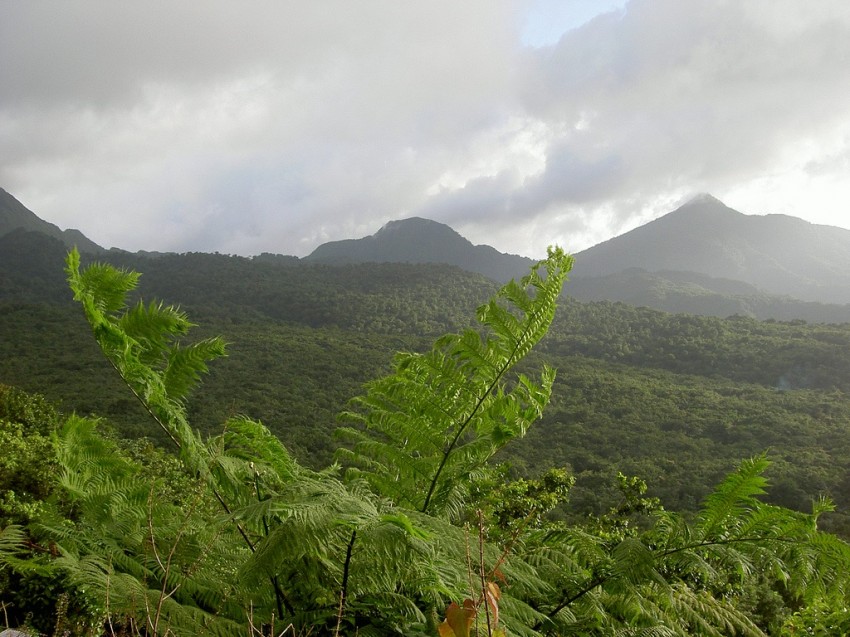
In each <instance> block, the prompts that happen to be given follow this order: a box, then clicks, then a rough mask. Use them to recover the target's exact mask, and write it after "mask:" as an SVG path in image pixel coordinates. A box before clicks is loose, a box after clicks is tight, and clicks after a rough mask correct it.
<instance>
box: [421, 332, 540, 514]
mask: <svg viewBox="0 0 850 637" xmlns="http://www.w3.org/2000/svg"><path fill="white" fill-rule="evenodd" d="M529 330H530V327H526V329H525V331H524V332H523V334H522V336H523V337H525V336H526V334H528V331H529ZM520 342H521V340H520V339H517V343H516V345H514V349H513V351H512V352H511V354H510V356H508V358H507V360H506V361H505V362H504V364H503V365H502V367H501V368H500V369H499V372H498V373H497V374H496V377H495V378H494V379H493V381H492V382H491V383H490V385H489V386H488V387H487V389H486V391H484V392H483V393H482V394H481V395H480V396H479V397H478V401H477V402H476V403H475V407H473V408H472V411H471V412H470V413H469V415H468V416H467V417H466V418H465V419H464V420H463V422H462V423H460V424H459V425H458V429H457V432H455V435H454V437H453V438H452V441H451V442H450V443H449V446H448V448H447V449H445V450H444V451H443V458H442V460H440V465H439V466H438V467H437V471H436V473H434V478H433V479H432V480H431V485H430V486H429V487H428V494H427V495H426V496H425V503H424V504H423V505H422V509H420V512H421V513H427V512H428V506H429V505H430V504H431V497H432V496H433V495H434V490H435V489H436V488H437V481H438V480H439V479H440V475H441V474H442V472H443V469H444V468H445V466H446V463H447V462H448V460H449V456H450V455H451V454H452V451H454V449H455V447H456V446H457V443H458V440H460V437H461V436H462V435H463V433H464V432H465V431H466V429H467V427H469V425H470V423H471V422H472V419H473V418H475V415H476V414H477V413H478V410H479V409H481V405H483V404H484V401H485V400H486V399H487V396H489V395H490V393H491V392H492V391H493V390H494V389H495V388H496V386H497V385H498V383H499V381H500V380H501V379H502V376H504V375H505V373H506V372H507V371H508V369H510V367H511V365H512V364H513V359H514V356H516V353H517V350H518V349H519V344H520Z"/></svg>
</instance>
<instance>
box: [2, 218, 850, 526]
mask: <svg viewBox="0 0 850 637" xmlns="http://www.w3.org/2000/svg"><path fill="white" fill-rule="evenodd" d="M38 240H39V239H38V238H37V237H33V236H32V235H27V234H26V233H25V234H24V235H23V236H21V237H19V238H18V239H17V240H16V242H15V243H14V245H12V246H8V247H10V248H15V250H17V252H14V251H7V252H0V266H3V264H4V263H5V264H6V265H5V268H6V269H5V270H3V269H2V267H0V332H2V334H3V335H4V338H2V339H0V382H3V383H6V384H9V385H14V386H17V387H21V388H23V389H25V390H28V391H32V392H38V393H41V394H44V395H45V396H46V397H48V398H49V399H50V400H51V401H54V402H56V403H57V404H58V405H59V407H60V409H61V410H62V411H64V412H66V413H68V412H71V411H76V412H77V413H80V414H96V415H99V416H103V417H106V418H107V419H108V421H109V423H110V424H111V425H113V426H114V427H115V428H116V429H117V430H118V431H120V432H121V433H122V434H123V435H127V436H131V437H138V436H151V435H155V434H152V432H151V431H150V430H149V428H148V426H147V420H146V416H145V414H144V412H143V410H142V409H141V408H140V407H139V406H138V404H137V402H136V401H135V400H133V398H132V397H131V396H128V395H127V394H126V391H124V389H123V387H122V385H121V383H120V381H119V380H118V378H117V377H116V376H115V374H114V372H113V370H112V369H111V367H110V366H109V365H108V363H106V362H105V361H104V360H103V358H102V356H101V355H100V352H99V350H98V348H97V347H96V345H95V344H94V343H93V342H92V341H91V339H90V338H88V337H87V335H86V327H85V321H84V319H83V318H82V316H80V313H79V310H78V308H76V307H74V306H73V304H71V301H70V294H69V292H68V289H67V285H66V284H65V282H64V280H63V276H62V265H61V263H62V259H63V257H64V249H63V247H62V246H61V244H59V243H58V242H55V245H53V244H50V245H45V244H44V242H43V241H42V242H41V243H38V242H37V241H38ZM28 241H36V243H34V244H30V243H28ZM108 258H109V260H110V261H111V262H112V263H113V264H115V265H119V266H122V267H132V268H135V269H137V270H141V271H144V272H145V276H144V277H142V279H141V281H140V285H139V290H138V292H139V293H140V294H141V296H143V297H145V298H162V299H164V300H165V301H166V302H167V303H179V304H180V305H181V307H182V308H184V309H185V310H186V311H187V312H189V313H190V314H191V316H192V317H193V319H195V320H196V321H197V322H199V323H200V324H201V327H200V328H199V331H200V333H201V335H202V336H210V335H214V334H221V335H222V336H223V337H224V339H225V340H226V341H227V343H228V357H227V358H226V359H223V360H221V361H218V363H217V364H216V365H215V366H214V367H213V369H212V371H211V374H210V376H209V378H208V379H207V381H206V382H205V386H204V391H203V392H199V393H197V394H194V395H193V396H192V397H191V398H190V399H189V403H188V410H189V414H190V416H191V418H192V422H193V423H194V424H195V425H196V426H197V427H199V428H200V429H201V430H202V431H204V432H206V433H218V432H219V431H220V424H221V421H222V420H223V419H224V418H225V417H227V416H229V415H236V414H244V415H247V416H249V417H251V418H253V419H256V420H260V421H262V422H263V423H264V424H266V425H267V426H268V427H269V428H270V430H271V431H273V432H274V433H275V434H276V435H278V436H279V437H280V438H281V439H282V440H284V441H285V443H286V445H287V448H288V449H289V450H290V452H291V453H293V455H294V456H295V457H296V458H298V460H299V461H300V462H302V463H304V464H306V465H308V466H311V467H313V468H320V467H323V466H326V465H327V464H328V463H329V462H330V461H331V460H332V457H333V453H334V449H335V448H336V446H337V442H336V441H335V440H334V439H333V432H334V430H335V429H336V427H337V425H338V423H337V421H336V415H337V414H338V413H339V412H340V411H342V410H343V409H344V408H345V406H346V404H347V402H348V401H349V400H350V399H351V398H352V397H354V396H356V395H358V394H359V393H360V392H361V388H362V386H363V384H364V383H365V382H367V381H368V380H369V379H371V378H374V377H376V376H379V375H382V374H384V373H386V372H388V371H389V370H390V367H389V365H390V361H391V358H392V355H393V353H394V352H396V351H400V350H412V351H424V350H425V349H426V348H428V347H429V345H430V342H431V341H433V339H434V338H436V337H438V336H439V335H440V334H443V333H445V332H451V331H458V330H460V329H463V328H464V327H465V326H466V325H468V323H469V320H470V317H472V316H473V315H474V312H475V308H476V307H477V306H478V305H479V304H481V303H483V302H484V301H485V300H486V299H487V298H489V297H490V296H491V295H492V294H494V293H495V291H496V285H495V284H494V283H492V282H491V281H488V280H486V279H483V278H482V277H480V276H477V275H472V274H469V273H466V272H463V271H461V270H458V269H456V268H451V267H448V266H437V265H416V266H414V265H409V264H362V265H352V266H341V267H329V266H319V265H306V264H304V263H300V262H299V261H297V260H296V259H294V258H287V257H276V256H272V255H264V256H262V257H257V258H254V259H245V258H240V257H228V256H225V255H214V254H187V255H166V256H161V257H158V258H146V257H143V256H139V255H130V254H125V253H115V254H111V255H108ZM3 273H5V274H3ZM566 292H569V284H567V286H566ZM134 294H135V293H134ZM134 298H135V297H134ZM533 356H534V357H537V360H540V361H545V362H547V363H548V364H550V365H551V366H553V367H555V368H557V369H558V370H559V375H558V378H557V380H556V386H555V390H554V392H553V400H552V404H551V405H550V407H549V409H548V410H547V412H546V414H545V416H544V419H543V421H542V423H541V425H540V426H539V427H536V428H534V429H532V431H531V432H530V434H529V436H527V437H526V438H525V439H523V440H522V441H520V442H518V443H517V444H513V445H511V446H509V447H508V448H507V449H505V450H504V451H503V452H502V453H501V454H500V458H501V459H502V460H504V461H508V462H510V463H511V464H512V465H513V466H514V471H513V472H512V475H513V476H515V477H517V476H526V477H528V476H536V475H538V474H540V473H542V472H543V471H545V470H546V469H548V468H549V467H552V466H558V467H568V468H570V469H571V470H572V472H573V473H574V474H575V475H576V476H577V478H578V483H577V486H576V489H575V490H574V493H573V503H574V505H580V506H581V507H582V510H583V511H585V512H597V513H598V512H600V511H605V510H607V509H608V508H609V507H611V506H613V505H614V503H615V500H616V498H617V493H616V490H615V489H614V490H611V489H606V488H601V487H599V484H600V483H605V484H609V483H612V480H613V477H614V476H616V473H617V471H626V472H628V473H633V474H636V475H641V476H643V477H645V478H647V479H648V481H649V485H650V493H651V495H653V496H656V497H659V498H661V499H662V501H663V502H664V503H665V505H666V506H668V507H670V508H673V509H676V510H690V511H692V510H694V509H695V508H696V507H697V505H698V504H699V502H700V501H701V500H702V498H703V497H704V496H705V495H706V494H707V493H708V491H709V489H710V488H711V486H712V485H713V484H715V483H716V482H717V481H718V480H719V479H721V477H722V476H723V475H725V474H726V473H727V472H728V471H730V470H731V469H732V468H733V467H734V466H735V463H736V462H737V461H738V460H739V459H741V458H746V457H751V456H753V455H756V454H759V453H762V452H764V451H768V450H769V453H770V457H771V459H772V461H773V464H772V468H771V469H770V470H769V475H770V477H771V479H772V481H773V484H774V487H773V489H772V490H771V493H770V499H771V501H772V502H775V503H777V504H783V505H786V506H791V507H793V508H795V509H798V510H807V509H808V507H809V502H810V501H811V500H812V499H813V498H816V497H818V496H820V495H826V496H828V497H831V498H832V499H833V500H834V501H835V502H836V503H837V504H838V506H839V513H836V514H830V515H828V516H825V517H824V519H823V524H824V525H826V526H827V527H828V528H830V529H833V530H836V531H839V532H842V533H845V534H850V530H848V527H850V525H848V522H847V521H846V519H845V518H846V516H845V514H844V513H843V512H844V511H846V510H847V507H848V505H850V495H848V494H850V489H848V485H850V472H848V468H850V452H848V448H847V443H846V441H847V440H850V436H848V431H847V430H848V426H850V398H848V383H850V380H848V379H850V369H848V367H849V366H850V326H848V325H829V324H806V323H803V322H801V321H792V322H775V321H755V320H752V319H748V318H742V317H731V318H729V319H719V318H710V317H697V316H688V315H674V314H666V313H663V312H657V311H653V310H649V309H646V308H635V307H631V306H628V305H625V304H620V303H605V302H597V303H578V302H575V301H573V300H571V299H569V298H563V299H562V300H561V303H560V307H559V312H558V315H557V316H556V319H555V321H554V323H553V325H552V327H551V328H550V330H549V334H548V335H547V337H546V338H544V339H543V340H542V342H541V343H540V345H539V346H538V348H537V349H536V352H535V353H534V354H533Z"/></svg>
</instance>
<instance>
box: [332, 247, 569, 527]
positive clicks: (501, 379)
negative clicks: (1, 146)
mask: <svg viewBox="0 0 850 637" xmlns="http://www.w3.org/2000/svg"><path fill="white" fill-rule="evenodd" d="M571 265H572V259H571V258H570V257H569V256H567V255H565V254H564V253H563V252H562V251H561V250H559V249H550V251H549V257H548V259H546V260H545V261H543V262H541V263H540V264H538V265H537V266H535V267H534V268H533V269H532V271H531V273H530V274H529V275H528V276H527V277H526V278H524V279H523V280H522V282H521V283H519V284H518V283H515V282H513V281H512V282H510V283H508V284H507V285H506V286H504V287H503V288H502V289H501V290H500V292H499V293H498V295H497V297H496V298H495V299H493V300H492V301H490V303H488V304H486V305H484V306H482V307H481V308H480V309H479V310H478V320H479V322H480V323H481V325H482V327H483V328H485V330H486V332H485V334H484V335H481V334H479V333H478V332H476V331H473V330H468V331H466V332H464V333H462V334H459V335H454V334H452V335H447V336H444V337H443V338H441V339H439V340H438V341H437V342H436V343H435V345H434V347H433V349H432V350H431V351H430V352H428V353H426V354H399V355H398V356H397V357H396V371H395V373H394V374H392V375H390V376H387V377H386V378H383V379H380V380H377V381H374V382H372V383H371V384H370V385H369V386H368V393H367V394H366V396H364V397H362V398H360V399H358V400H356V401H355V403H354V406H355V409H354V410H352V411H349V412H346V413H345V414H344V415H343V418H344V419H346V420H348V421H350V422H352V423H358V424H360V425H362V429H355V428H353V427H347V428H343V429H341V430H340V432H339V435H340V436H341V437H342V438H343V439H346V440H348V441H349V442H350V443H351V444H352V447H351V449H350V450H345V449H343V450H340V452H339V459H340V461H342V462H343V463H345V464H347V465H349V467H350V468H349V471H348V475H349V477H350V478H354V477H362V478H365V479H366V480H368V481H369V483H370V484H371V485H372V486H373V488H374V489H375V490H376V491H377V492H378V493H380V494H382V495H384V496H386V497H388V498H390V499H391V500H392V501H393V502H395V503H396V504H397V505H399V506H403V507H405V508H410V509H416V510H419V511H421V512H423V513H440V514H449V515H450V516H451V515H457V514H459V512H460V508H459V507H460V503H461V501H462V497H463V495H464V493H465V490H466V486H467V485H468V483H469V480H470V478H471V477H472V476H473V474H474V473H475V471H476V470H477V469H478V468H480V467H481V466H482V465H483V464H484V463H485V462H486V461H487V460H488V459H489V458H490V457H492V455H493V454H494V453H495V452H496V451H497V450H498V449H499V448H501V447H502V446H503V445H504V444H506V443H507V442H508V441H509V440H511V439H513V438H516V437H521V436H523V435H524V434H525V432H526V430H527V429H528V427H529V426H530V425H531V423H532V422H533V421H534V420H536V419H537V418H539V416H540V415H541V414H542V411H543V409H544V407H545V405H546V403H547V402H548V400H549V395H550V393H551V389H552V384H553V382H554V378H555V373H554V371H553V370H552V369H550V368H548V367H546V366H544V368H543V371H542V372H541V376H540V381H539V382H537V383H535V382H533V381H531V380H530V379H529V378H527V377H526V376H524V375H521V374H520V375H516V376H515V377H513V378H511V377H510V374H511V372H512V370H513V369H514V368H515V367H516V365H517V364H518V363H519V362H520V361H521V360H522V359H523V358H524V357H525V356H526V355H527V354H528V353H529V351H530V350H531V348H532V347H533V346H534V345H535V344H536V343H537V342H538V341H539V340H540V339H541V338H542V337H543V335H544V334H545V333H546V331H547V330H548V327H549V324H550V323H551V321H552V318H553V317H554V312H555V305H556V301H557V298H558V296H559V295H560V292H561V287H562V285H563V282H564V280H565V278H566V274H567V272H568V271H569V269H570V267H571ZM542 272H545V276H544V275H543V274H542ZM500 301H501V302H503V303H504V304H505V305H503V304H502V303H500Z"/></svg>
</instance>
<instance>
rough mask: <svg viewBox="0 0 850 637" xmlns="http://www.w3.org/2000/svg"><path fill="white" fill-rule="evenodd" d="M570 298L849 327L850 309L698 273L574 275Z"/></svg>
mask: <svg viewBox="0 0 850 637" xmlns="http://www.w3.org/2000/svg"><path fill="white" fill-rule="evenodd" d="M569 294H570V296H572V297H574V298H576V299H578V300H580V301H620V302H623V303H628V304H629V305H636V306H644V307H651V308H654V309H657V310H663V311H665V312H673V313H685V314H699V315H702V316H717V317H721V318H725V317H727V316H732V315H740V316H749V317H752V318H757V319H762V320H764V319H775V320H779V321H791V320H798V319H801V320H804V321H808V322H810V323H850V305H846V304H845V305H837V304H829V303H818V302H816V301H801V300H799V299H794V298H792V297H790V296H779V295H775V294H766V293H764V292H762V291H761V290H759V289H758V288H757V287H755V286H754V285H751V284H749V283H744V282H743V281H734V280H731V279H719V278H715V277H710V276H707V275H705V274H699V273H697V272H679V271H671V270H662V271H660V272H647V271H646V270H642V269H640V268H629V269H628V270H622V271H621V272H615V273H614V274H608V275H605V276H599V277H581V276H577V277H574V278H573V279H572V281H571V282H570V286H569Z"/></svg>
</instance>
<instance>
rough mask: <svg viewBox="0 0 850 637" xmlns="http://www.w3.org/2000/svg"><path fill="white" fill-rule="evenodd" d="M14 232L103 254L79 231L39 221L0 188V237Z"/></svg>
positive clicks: (82, 250)
mask: <svg viewBox="0 0 850 637" xmlns="http://www.w3.org/2000/svg"><path fill="white" fill-rule="evenodd" d="M15 230H28V231H32V232H41V233H43V234H46V235H48V236H50V237H53V238H55V239H58V240H59V241H61V242H62V243H63V244H65V246H66V247H68V248H71V247H73V246H77V249H78V250H79V251H80V252H88V253H90V254H99V253H101V252H104V249H103V248H102V247H100V246H99V245H97V244H96V243H95V242H94V241H92V240H91V239H89V238H88V237H86V236H85V235H84V234H83V233H82V232H80V231H79V230H75V229H70V230H61V229H60V228H59V227H58V226H55V225H54V224H52V223H49V222H47V221H44V220H43V219H40V218H39V217H38V216H37V215H36V214H35V213H33V212H31V211H30V210H28V209H27V208H26V206H24V204H22V203H21V202H20V201H18V200H17V199H15V198H14V197H13V196H12V195H10V194H9V193H8V192H6V191H5V190H3V189H2V188H0V237H3V236H6V235H7V234H9V233H11V232H13V231H15Z"/></svg>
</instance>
